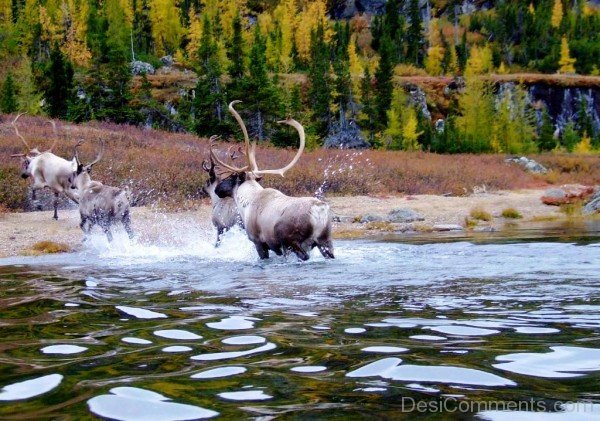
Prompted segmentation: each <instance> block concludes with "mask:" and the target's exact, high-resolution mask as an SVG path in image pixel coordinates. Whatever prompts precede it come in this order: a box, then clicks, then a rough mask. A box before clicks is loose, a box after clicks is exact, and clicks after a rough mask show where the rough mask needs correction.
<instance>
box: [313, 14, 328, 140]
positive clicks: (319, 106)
mask: <svg viewBox="0 0 600 421" xmlns="http://www.w3.org/2000/svg"><path fill="white" fill-rule="evenodd" d="M310 50H311V52H310V53H311V60H310V68H309V70H308V80H309V81H310V88H309V91H308V98H309V104H310V107H311V109H312V111H313V120H314V121H315V129H316V132H317V134H318V135H319V136H323V137H324V136H325V135H327V133H328V131H329V123H330V120H331V107H330V103H331V85H332V82H331V76H330V75H329V47H328V45H327V43H326V41H325V28H324V26H323V25H318V26H317V28H316V30H315V31H313V33H312V37H311V49H310Z"/></svg>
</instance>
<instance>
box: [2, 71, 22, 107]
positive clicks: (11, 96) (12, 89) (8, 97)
mask: <svg viewBox="0 0 600 421" xmlns="http://www.w3.org/2000/svg"><path fill="white" fill-rule="evenodd" d="M17 110H18V104H17V92H16V86H15V82H14V80H13V76H12V73H10V72H8V74H7V75H6V78H5V79H4V83H3V84H2V91H0V111H2V112H3V113H5V114H10V113H14V112H16V111H17Z"/></svg>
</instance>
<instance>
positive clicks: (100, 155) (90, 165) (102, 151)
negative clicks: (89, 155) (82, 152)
mask: <svg viewBox="0 0 600 421" xmlns="http://www.w3.org/2000/svg"><path fill="white" fill-rule="evenodd" d="M105 146H106V142H105V141H104V140H100V152H98V155H96V159H94V160H93V161H92V162H90V163H89V164H87V165H86V166H87V167H90V168H91V167H92V166H94V165H96V164H97V163H98V161H100V160H101V159H102V157H103V156H104V149H105Z"/></svg>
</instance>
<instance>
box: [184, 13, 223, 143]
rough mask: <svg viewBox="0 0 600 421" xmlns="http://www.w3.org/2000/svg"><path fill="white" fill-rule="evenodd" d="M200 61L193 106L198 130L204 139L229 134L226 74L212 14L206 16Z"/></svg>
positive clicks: (204, 17)
mask: <svg viewBox="0 0 600 421" xmlns="http://www.w3.org/2000/svg"><path fill="white" fill-rule="evenodd" d="M198 60H199V63H198V68H197V73H198V82H197V84H196V90H195V91H196V95H195V99H194V103H193V113H194V115H195V117H196V123H195V128H194V130H195V132H196V133H197V134H198V135H201V136H206V135H213V134H225V133H227V132H228V126H227V124H226V123H225V95H224V93H223V88H222V86H221V74H222V70H221V66H220V64H219V59H218V57H217V46H216V44H215V42H214V40H213V34H212V26H211V22H210V20H209V17H208V14H205V15H204V16H203V21H202V38H201V39H200V47H199V49H198Z"/></svg>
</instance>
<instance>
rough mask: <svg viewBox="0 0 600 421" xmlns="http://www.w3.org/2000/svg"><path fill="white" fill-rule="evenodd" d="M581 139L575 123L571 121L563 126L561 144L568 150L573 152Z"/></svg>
mask: <svg viewBox="0 0 600 421" xmlns="http://www.w3.org/2000/svg"><path fill="white" fill-rule="evenodd" d="M580 141H581V137H580V136H579V134H578V133H577V130H575V124H574V123H573V122H572V121H569V122H568V123H567V124H565V127H564V128H563V132H562V136H561V137H560V144H561V146H562V147H564V148H565V149H566V150H567V152H573V150H574V149H575V146H576V145H577V144H578V143H579V142H580Z"/></svg>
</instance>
